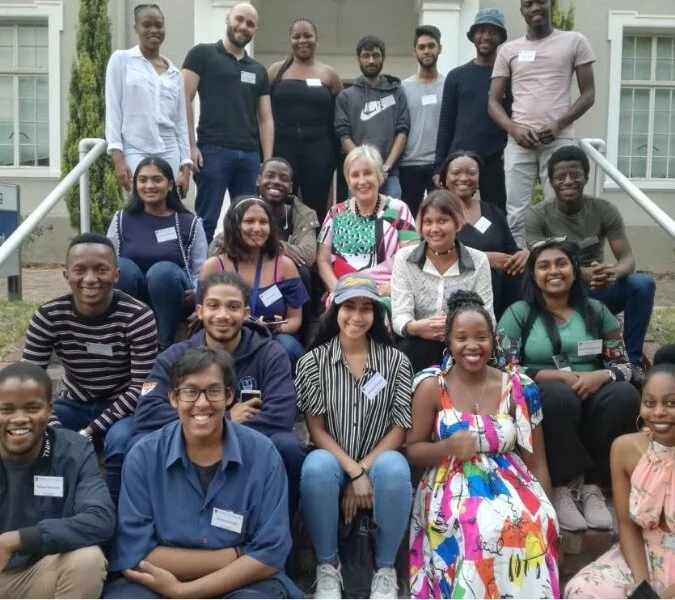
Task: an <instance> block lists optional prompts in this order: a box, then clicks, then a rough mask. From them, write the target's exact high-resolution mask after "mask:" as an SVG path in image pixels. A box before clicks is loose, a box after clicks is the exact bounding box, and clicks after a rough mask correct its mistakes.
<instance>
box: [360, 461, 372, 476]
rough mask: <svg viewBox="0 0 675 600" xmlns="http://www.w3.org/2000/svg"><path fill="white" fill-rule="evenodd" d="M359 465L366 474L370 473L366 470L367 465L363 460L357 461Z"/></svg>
mask: <svg viewBox="0 0 675 600" xmlns="http://www.w3.org/2000/svg"><path fill="white" fill-rule="evenodd" d="M359 466H360V467H361V468H362V469H363V470H364V471H365V472H366V475H370V471H369V470H368V467H366V465H365V463H364V462H363V461H361V462H360V463H359Z"/></svg>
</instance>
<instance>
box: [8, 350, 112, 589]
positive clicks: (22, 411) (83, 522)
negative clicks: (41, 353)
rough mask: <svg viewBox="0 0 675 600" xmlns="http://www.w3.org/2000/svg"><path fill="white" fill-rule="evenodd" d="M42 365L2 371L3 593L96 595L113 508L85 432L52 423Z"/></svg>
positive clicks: (48, 383)
mask: <svg viewBox="0 0 675 600" xmlns="http://www.w3.org/2000/svg"><path fill="white" fill-rule="evenodd" d="M51 388H52V386H51V381H50V379H49V375H47V373H46V372H45V371H44V370H43V369H41V368H40V367H38V366H36V365H32V364H27V363H14V364H11V365H9V366H8V367H6V368H5V369H3V370H2V371H0V598H98V597H99V596H100V594H101V590H102V588H103V582H104V581H105V578H106V560H105V557H104V556H103V552H102V551H101V549H100V548H99V545H100V544H103V543H105V542H108V541H110V539H111V538H112V536H113V533H114V529H115V509H114V507H113V503H112V500H111V498H110V493H109V492H108V489H107V488H106V485H105V483H104V482H103V479H101V476H100V473H99V471H98V464H97V462H96V457H95V456H94V447H93V445H92V444H91V442H89V441H88V440H87V439H86V438H85V437H84V436H81V435H78V434H77V433H76V432H74V431H68V430H65V429H52V428H48V427H47V421H48V419H49V415H50V414H51V410H52V409H51V397H52V389H51Z"/></svg>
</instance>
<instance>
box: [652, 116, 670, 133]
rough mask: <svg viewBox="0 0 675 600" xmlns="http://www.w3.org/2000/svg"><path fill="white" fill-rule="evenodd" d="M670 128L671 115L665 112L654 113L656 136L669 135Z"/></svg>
mask: <svg viewBox="0 0 675 600" xmlns="http://www.w3.org/2000/svg"><path fill="white" fill-rule="evenodd" d="M669 127H670V113H667V112H665V111H661V110H659V111H656V112H655V113H654V134H655V135H656V134H659V133H666V134H667V133H668V129H669Z"/></svg>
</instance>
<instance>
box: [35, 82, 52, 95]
mask: <svg viewBox="0 0 675 600" xmlns="http://www.w3.org/2000/svg"><path fill="white" fill-rule="evenodd" d="M35 81H36V87H37V89H36V95H37V97H38V99H48V98H49V82H48V79H47V78H46V77H36V78H35Z"/></svg>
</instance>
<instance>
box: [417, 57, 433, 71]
mask: <svg viewBox="0 0 675 600" xmlns="http://www.w3.org/2000/svg"><path fill="white" fill-rule="evenodd" d="M417 62H418V63H419V65H420V67H422V68H423V69H432V68H433V67H435V66H436V64H437V63H438V55H436V56H432V57H431V62H430V63H429V64H428V65H425V64H424V60H423V59H421V58H418V59H417Z"/></svg>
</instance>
